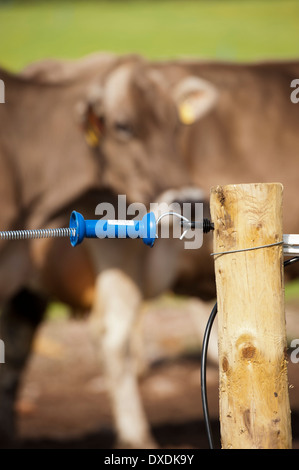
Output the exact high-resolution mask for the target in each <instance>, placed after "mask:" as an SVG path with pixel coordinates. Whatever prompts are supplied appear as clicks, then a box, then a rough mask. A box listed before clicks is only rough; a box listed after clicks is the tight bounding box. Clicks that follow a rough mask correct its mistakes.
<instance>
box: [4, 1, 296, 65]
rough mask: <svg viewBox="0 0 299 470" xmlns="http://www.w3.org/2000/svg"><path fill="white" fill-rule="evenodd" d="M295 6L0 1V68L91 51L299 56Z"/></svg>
mask: <svg viewBox="0 0 299 470" xmlns="http://www.w3.org/2000/svg"><path fill="white" fill-rule="evenodd" d="M298 18H299V1H298V0H275V1H273V0H259V1H258V0H254V1H250V0H239V1H237V0H230V1H225V0H218V1H217V0H202V1H200V0H199V1H189V0H180V1H179V0H177V1H170V0H168V1H167V0H161V1H159V0H152V1H148V0H139V1H138V0H135V1H121V0H119V1H115V0H112V1H90V0H89V1H88V0H87V1H72V2H71V1H60V2H58V1H51V2H26V1H10V0H0V64H1V65H2V66H5V67H7V68H10V69H12V70H18V69H20V68H21V67H23V66H24V65H25V64H27V63H28V62H30V61H34V60H37V59H41V58H45V57H61V58H73V57H80V56H82V55H84V54H87V53H90V52H93V51H96V50H106V51H113V52H116V53H127V52H137V53H141V54H143V55H145V56H147V57H149V58H164V57H175V56H186V55H187V56H197V57H208V58H218V59H229V60H255V59H263V58H287V57H288V58H289V57H298V56H299V27H298Z"/></svg>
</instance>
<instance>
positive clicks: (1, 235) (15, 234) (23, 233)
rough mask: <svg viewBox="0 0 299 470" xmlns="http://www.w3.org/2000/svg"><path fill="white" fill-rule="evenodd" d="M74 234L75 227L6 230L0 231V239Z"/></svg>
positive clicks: (53, 236) (68, 235)
mask: <svg viewBox="0 0 299 470" xmlns="http://www.w3.org/2000/svg"><path fill="white" fill-rule="evenodd" d="M75 235H76V229H75V228H46V229H39V230H8V231H5V232H0V240H24V239H33V238H55V237H70V236H75Z"/></svg>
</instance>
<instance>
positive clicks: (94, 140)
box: [85, 129, 99, 147]
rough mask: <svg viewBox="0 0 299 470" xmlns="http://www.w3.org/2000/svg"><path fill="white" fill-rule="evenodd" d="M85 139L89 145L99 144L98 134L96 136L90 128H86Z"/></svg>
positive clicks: (95, 145)
mask: <svg viewBox="0 0 299 470" xmlns="http://www.w3.org/2000/svg"><path fill="white" fill-rule="evenodd" d="M85 139H86V142H87V143H88V145H90V147H97V146H98V144H99V136H97V135H96V134H95V132H94V131H93V130H92V129H87V130H86V132H85Z"/></svg>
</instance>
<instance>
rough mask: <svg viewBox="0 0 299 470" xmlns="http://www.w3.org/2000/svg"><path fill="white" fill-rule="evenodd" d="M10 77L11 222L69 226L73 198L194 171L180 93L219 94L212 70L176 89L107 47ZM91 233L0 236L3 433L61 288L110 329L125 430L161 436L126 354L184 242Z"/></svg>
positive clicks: (3, 142) (4, 172)
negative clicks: (185, 148) (180, 142)
mask: <svg viewBox="0 0 299 470" xmlns="http://www.w3.org/2000/svg"><path fill="white" fill-rule="evenodd" d="M0 77H1V79H2V80H3V81H4V83H5V104H3V105H1V107H0V166H1V172H0V174H1V185H0V188H1V189H0V191H1V202H2V206H1V214H0V226H1V230H8V229H16V228H30V229H35V228H39V227H43V228H44V227H48V226H54V227H55V226H60V227H63V226H68V219H69V215H70V212H71V210H72V209H76V210H79V211H81V212H83V213H84V215H85V216H86V217H89V216H90V215H91V216H94V210H95V206H96V204H98V203H99V202H102V201H106V202H114V203H115V201H116V199H115V198H116V195H117V194H126V196H127V202H128V203H130V202H135V201H137V202H142V203H144V204H148V203H149V202H151V201H154V200H155V198H156V197H157V196H159V195H161V193H163V192H164V191H165V190H167V189H170V188H181V187H183V186H186V184H188V183H189V181H190V178H189V176H188V175H187V172H186V171H185V168H184V165H183V164H182V161H181V160H180V155H179V153H178V151H177V146H176V142H175V140H176V139H175V136H176V133H177V131H178V129H179V125H180V123H179V113H178V111H177V104H178V103H179V102H180V100H181V99H182V96H181V95H182V93H183V96H184V99H187V98H188V96H189V95H190V98H192V94H193V93H195V92H196V91H198V92H200V91H201V92H202V93H203V97H204V100H203V106H200V103H199V106H198V116H200V115H204V113H206V112H207V111H208V109H209V103H208V104H207V102H206V101H207V100H206V94H207V95H208V101H209V102H210V104H212V103H213V101H214V99H215V96H214V90H213V88H212V87H209V86H208V85H206V83H204V82H203V81H201V80H198V81H196V80H195V81H192V82H191V83H190V82H189V81H188V80H187V81H186V83H185V85H184V82H185V80H184V81H183V82H182V83H181V84H180V87H175V88H174V89H170V88H169V87H168V84H167V82H166V81H165V80H164V78H163V76H162V75H161V74H160V73H159V72H158V71H157V70H156V69H152V68H151V66H150V65H149V64H148V63H147V62H146V61H144V60H143V59H141V58H138V57H124V58H117V57H115V56H111V55H106V54H105V55H101V54H99V55H94V56H92V57H88V58H87V59H83V60H82V61H75V62H59V61H47V62H43V63H40V64H35V65H33V66H31V67H30V69H27V70H26V71H25V72H24V73H23V76H16V75H13V74H10V73H8V72H5V71H4V70H1V72H0ZM194 99H196V100H198V101H199V102H201V101H202V97H201V96H200V97H198V96H195V98H194ZM82 128H83V129H82ZM82 130H83V131H82ZM84 134H85V135H84ZM177 196H178V197H180V195H179V193H177ZM166 241H167V240H161V242H166ZM89 242H90V243H88V242H87V241H86V242H84V244H83V245H82V246H80V247H77V248H76V249H72V248H71V247H70V246H69V242H68V241H67V240H30V241H23V242H21V241H10V242H2V243H1V245H0V258H1V259H0V299H1V301H2V303H3V313H2V315H1V320H0V337H1V339H3V340H4V341H5V346H6V348H5V360H6V363H5V365H2V366H1V370H0V406H1V420H0V434H1V435H2V436H5V435H9V434H12V433H13V411H12V410H13V401H14V397H15V394H16V391H17V386H18V383H19V378H20V372H21V370H22V368H23V366H24V364H25V361H26V358H27V356H28V353H29V351H30V345H31V341H32V337H33V334H34V331H35V328H36V326H37V324H38V323H39V321H40V320H41V318H42V314H43V312H44V309H45V306H46V301H47V299H48V296H49V295H54V296H55V297H57V298H58V299H60V300H62V301H64V302H68V303H69V304H70V305H73V306H75V307H79V308H83V309H90V308H91V307H92V309H93V312H94V315H93V318H94V322H93V323H92V324H93V333H94V334H95V338H96V340H97V341H99V335H100V333H102V332H104V334H103V342H102V343H103V353H102V359H103V361H104V366H105V370H106V372H107V374H108V380H109V385H110V389H111V390H110V394H111V400H112V407H113V410H114V416H115V421H116V429H117V437H118V440H119V441H122V442H123V443H124V444H125V445H130V446H132V447H141V446H148V445H152V439H151V435H150V432H149V429H148V424H147V421H146V419H145V416H144V412H143V408H142V405H141V402H140V398H139V394H138V386H137V380H136V376H135V373H134V368H133V364H131V365H130V363H132V361H133V360H132V359H131V358H130V357H127V356H126V354H127V353H128V352H129V351H130V348H129V340H130V331H131V328H132V326H133V325H134V323H135V317H136V313H137V312H138V309H139V306H140V302H141V300H142V299H143V297H144V295H156V294H158V293H160V292H162V291H163V290H164V289H165V288H168V287H169V286H170V285H171V283H172V282H173V279H174V276H175V272H176V269H177V263H178V256H177V249H178V248H177V245H176V244H175V243H174V245H173V248H169V249H170V250H174V254H175V255H176V256H172V257H169V256H166V252H165V249H163V246H165V243H164V244H163V243H161V244H159V247H158V249H155V250H152V251H151V250H150V249H149V248H147V247H145V246H143V244H142V242H140V241H137V240H90V241H89ZM175 242H178V243H180V242H179V241H178V240H175ZM181 247H182V244H180V247H179V250H181ZM90 253H92V256H90ZM169 254H171V252H169ZM145 266H146V269H145V268H144V267H145ZM157 272H159V274H160V277H159V276H157ZM41 293H42V294H44V295H43V296H41ZM124 353H126V354H124ZM129 365H130V367H128V366H129Z"/></svg>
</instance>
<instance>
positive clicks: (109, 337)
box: [91, 269, 155, 448]
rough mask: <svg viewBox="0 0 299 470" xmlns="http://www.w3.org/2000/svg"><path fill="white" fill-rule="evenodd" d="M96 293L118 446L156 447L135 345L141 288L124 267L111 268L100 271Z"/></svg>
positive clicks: (96, 320) (96, 326)
mask: <svg viewBox="0 0 299 470" xmlns="http://www.w3.org/2000/svg"><path fill="white" fill-rule="evenodd" d="M96 296H97V301H96V304H95V307H94V311H93V314H92V316H91V319H92V320H91V325H92V328H93V334H95V333H96V335H97V338H98V340H100V337H101V348H100V354H101V359H102V361H103V366H104V371H105V374H106V378H107V381H108V387H109V394H110V399H111V405H112V412H113V417H114V420H115V427H116V432H117V440H118V442H117V447H127V448H128V447H129V448H153V447H155V443H154V440H153V439H152V437H151V434H150V430H149V425H148V421H147V418H146V415H145V412H144V409H143V406H142V402H141V397H140V394H139V390H138V381H137V373H136V367H135V363H134V357H133V354H132V349H131V334H132V330H133V328H134V326H135V325H134V324H135V322H136V316H137V315H138V312H139V308H140V303H141V293H140V290H139V289H138V287H137V285H136V284H135V283H134V282H133V281H132V279H131V278H129V277H128V276H127V275H126V274H125V273H124V272H123V271H121V270H118V269H111V270H106V271H104V272H103V273H102V274H100V275H99V277H98V280H97V288H96Z"/></svg>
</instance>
